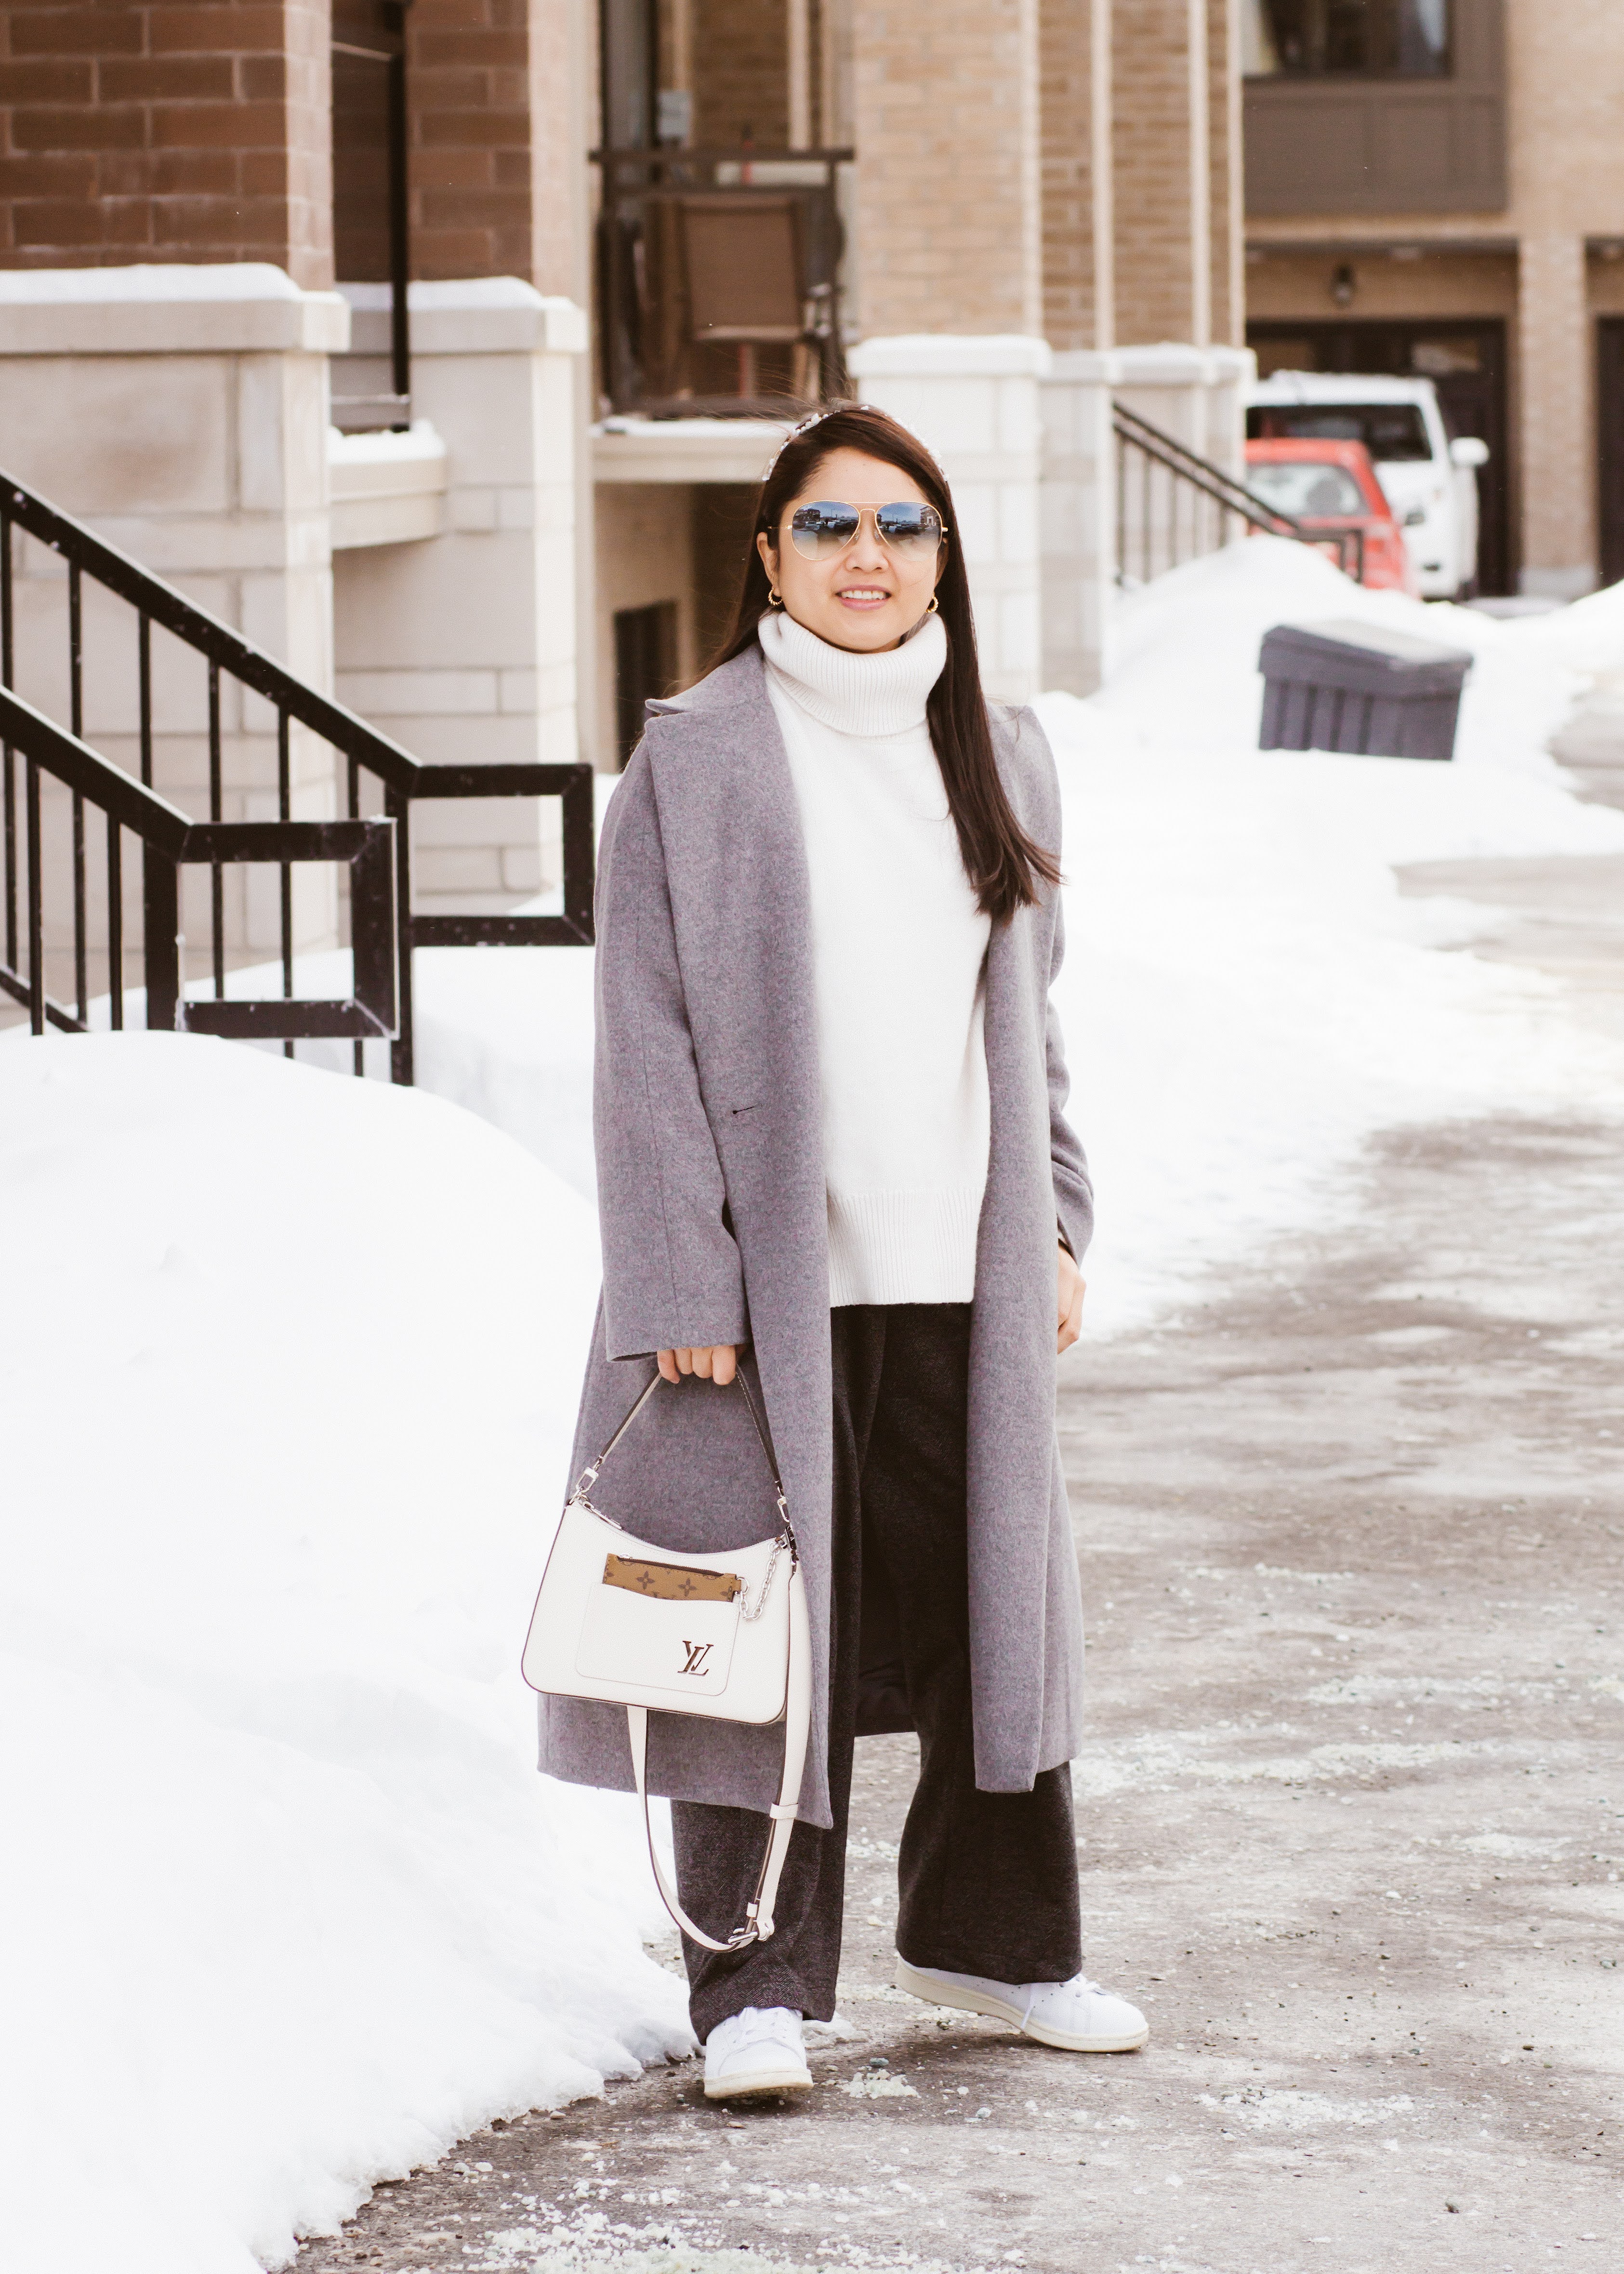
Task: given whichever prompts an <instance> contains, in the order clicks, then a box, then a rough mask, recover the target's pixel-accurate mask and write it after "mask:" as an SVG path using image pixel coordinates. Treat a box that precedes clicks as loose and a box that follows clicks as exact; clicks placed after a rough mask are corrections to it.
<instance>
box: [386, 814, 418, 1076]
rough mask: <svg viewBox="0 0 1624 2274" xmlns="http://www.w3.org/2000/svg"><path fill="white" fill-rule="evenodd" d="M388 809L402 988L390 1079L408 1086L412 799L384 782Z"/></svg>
mask: <svg viewBox="0 0 1624 2274" xmlns="http://www.w3.org/2000/svg"><path fill="white" fill-rule="evenodd" d="M383 803H384V811H385V812H386V813H387V815H388V817H389V818H390V820H391V821H393V822H394V824H395V938H396V940H397V942H398V943H399V945H398V948H397V951H396V969H395V983H396V985H397V987H398V989H399V990H400V992H399V998H398V1001H399V1013H398V1015H399V1019H400V1031H399V1033H398V1034H397V1035H395V1040H394V1042H393V1043H391V1044H390V1047H389V1079H390V1081H395V1082H400V1083H402V1084H403V1085H404V1087H405V1088H408V1089H410V1087H411V1084H412V1081H413V1080H414V1078H415V1068H416V1054H415V1051H414V1049H413V1043H412V983H411V982H412V969H411V800H410V798H409V797H407V796H406V795H404V794H402V792H401V791H399V790H396V789H393V788H391V787H390V786H389V785H388V784H387V782H386V783H385V785H384V800H383Z"/></svg>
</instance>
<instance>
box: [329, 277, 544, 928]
mask: <svg viewBox="0 0 1624 2274" xmlns="http://www.w3.org/2000/svg"><path fill="white" fill-rule="evenodd" d="M382 321H383V318H382V315H381V312H375V313H369V312H360V313H357V332H358V333H365V331H366V329H367V328H369V327H378V328H380V327H381V324H382ZM411 322H412V406H413V409H414V410H415V411H417V414H418V415H419V416H420V417H422V418H426V419H428V420H430V421H432V425H433V428H434V431H435V433H438V434H439V435H440V436H441V437H443V439H444V441H445V445H446V451H447V489H446V497H445V516H446V523H447V525H446V527H445V529H444V531H443V532H442V533H441V534H440V535H439V536H436V537H433V538H429V539H427V540H425V541H422V542H418V543H416V544H398V545H379V546H369V547H366V548H365V549H357V550H354V551H350V550H342V551H341V552H340V553H339V555H338V559H337V563H336V567H337V575H336V577H335V638H336V644H337V651H338V690H339V693H340V695H341V696H342V698H343V699H344V701H345V702H347V703H348V704H350V705H351V706H352V708H354V709H355V710H357V711H359V712H361V713H362V715H363V716H364V717H365V718H368V719H372V720H373V721H374V722H375V723H376V724H377V725H378V726H379V727H381V728H382V729H383V731H384V732H385V733H386V734H392V735H394V736H395V738H396V740H397V741H399V742H403V743H405V745H406V747H407V748H408V749H410V750H411V751H412V752H413V753H414V754H415V755H416V756H417V757H421V758H428V759H435V760H442V761H445V762H446V763H447V764H477V763H482V762H485V761H503V760H505V761H508V762H510V763H516V764H531V763H534V762H536V761H538V760H539V761H541V762H543V763H548V764H568V763H569V762H570V761H572V760H573V759H574V758H575V757H576V756H577V755H578V749H577V734H576V719H575V705H576V695H577V673H576V661H577V649H576V630H575V627H576V622H577V611H576V606H575V557H576V555H575V494H576V483H575V463H574V431H575V430H574V402H575V368H576V365H578V364H579V363H580V362H581V361H582V360H583V357H584V352H585V348H586V320H585V318H584V316H583V313H582V312H581V310H580V309H579V308H578V307H576V306H575V304H574V303H573V302H572V301H569V300H565V299H562V298H545V297H543V296H542V295H541V294H540V293H538V292H537V291H536V290H533V289H532V287H531V286H530V285H529V284H526V283H525V282H523V280H522V279H520V278H518V277H515V276H493V277H474V278H469V279H466V280H463V281H462V282H440V283H430V284H414V285H413V286H412V288H411ZM413 828H414V832H415V841H416V843H417V847H418V855H417V863H416V874H417V885H418V892H419V902H420V905H424V906H431V907H432V905H433V903H434V901H435V900H436V898H437V897H438V898H439V899H440V901H441V904H442V906H443V905H446V904H447V903H451V904H455V906H456V907H460V908H461V907H477V908H478V909H480V910H481V911H483V912H485V913H500V911H501V910H503V909H505V908H508V907H511V906H512V905H513V902H514V900H515V896H517V895H519V894H524V893H531V892H536V891H537V890H538V888H539V887H540V886H541V885H544V884H550V883H552V882H553V881H554V880H555V878H556V876H557V873H558V863H557V858H556V850H557V830H558V807H557V805H556V803H555V802H553V800H551V799H547V800H545V801H542V802H539V804H532V803H530V802H528V801H527V802H523V803H522V802H520V801H518V800H516V799H515V800H513V801H511V802H492V801H487V800H485V799H474V800H470V801H469V802H466V803H462V804H459V803H456V802H445V803H441V802H439V801H435V802H432V803H430V804H425V806H423V807H420V808H419V809H418V811H417V815H416V816H415V817H414V820H413Z"/></svg>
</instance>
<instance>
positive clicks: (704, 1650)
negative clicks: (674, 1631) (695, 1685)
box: [682, 1638, 715, 1674]
mask: <svg viewBox="0 0 1624 2274" xmlns="http://www.w3.org/2000/svg"><path fill="white" fill-rule="evenodd" d="M682 1647H683V1649H684V1650H685V1651H687V1653H688V1660H687V1663H686V1664H685V1665H684V1667H683V1668H682V1671H683V1673H684V1674H703V1672H704V1670H705V1660H706V1659H708V1658H709V1657H710V1655H711V1651H712V1650H713V1649H714V1648H715V1645H714V1644H712V1643H708V1642H689V1641H688V1640H687V1639H686V1638H684V1641H683V1645H682Z"/></svg>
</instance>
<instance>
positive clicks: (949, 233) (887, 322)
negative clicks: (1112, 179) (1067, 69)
mask: <svg viewBox="0 0 1624 2274" xmlns="http://www.w3.org/2000/svg"><path fill="white" fill-rule="evenodd" d="M853 39H854V45H855V66H856V68H855V79H856V104H857V148H858V156H859V165H860V169H861V171H860V179H861V197H860V203H859V220H858V239H859V242H858V274H859V276H860V279H861V295H862V306H861V328H862V330H863V331H864V332H865V333H867V334H878V333H895V332H966V333H990V332H1027V333H1037V332H1041V329H1042V322H1043V310H1042V277H1041V242H1040V237H1041V216H1040V196H1039V181H1038V167H1039V147H1038V114H1039V88H1038V0H882V4H878V5H876V6H873V7H867V8H863V9H861V10H859V11H857V14H856V19H855V22H854V26H853Z"/></svg>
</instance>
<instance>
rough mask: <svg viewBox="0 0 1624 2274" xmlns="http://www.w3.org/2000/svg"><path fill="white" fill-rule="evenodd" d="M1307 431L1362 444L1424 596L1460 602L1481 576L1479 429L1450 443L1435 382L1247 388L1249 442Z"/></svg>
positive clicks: (1278, 383)
mask: <svg viewBox="0 0 1624 2274" xmlns="http://www.w3.org/2000/svg"><path fill="white" fill-rule="evenodd" d="M1289 435H1301V436H1302V437H1304V440H1337V441H1344V442H1363V443H1364V445H1365V448H1366V449H1367V450H1368V451H1369V452H1370V454H1371V456H1372V459H1373V460H1374V461H1375V465H1376V473H1377V478H1378V479H1379V480H1380V483H1381V486H1382V489H1383V491H1384V492H1385V493H1386V495H1387V502H1388V504H1389V505H1390V506H1391V507H1392V508H1393V516H1394V518H1395V521H1396V522H1397V523H1398V524H1399V526H1400V527H1401V528H1402V531H1403V532H1404V542H1405V544H1406V545H1407V546H1408V547H1409V548H1410V564H1411V566H1412V567H1413V568H1414V569H1415V572H1416V581H1417V586H1418V588H1419V590H1420V592H1421V597H1422V598H1423V599H1427V600H1453V599H1456V598H1457V597H1458V596H1460V595H1462V594H1463V593H1467V592H1470V591H1471V589H1472V585H1473V583H1474V580H1475V579H1476V576H1477V468H1478V467H1479V466H1481V465H1484V464H1485V463H1487V460H1488V456H1489V451H1488V445H1487V444H1486V443H1485V442H1482V441H1479V440H1478V439H1477V436H1476V435H1475V434H1463V435H1461V436H1458V437H1457V438H1456V440H1455V441H1453V442H1451V441H1450V440H1449V437H1448V435H1447V433H1446V432H1445V428H1444V422H1443V417H1442V414H1441V412H1440V410H1439V408H1438V394H1437V390H1436V389H1435V388H1434V387H1433V385H1432V380H1430V379H1365V378H1363V377H1360V376H1358V375H1357V374H1355V373H1349V374H1348V375H1346V376H1338V375H1336V374H1335V373H1320V372H1306V371H1277V372H1275V373H1273V375H1272V376H1271V377H1269V378H1268V379H1264V380H1259V381H1258V382H1257V384H1256V385H1255V386H1254V387H1251V388H1248V389H1247V392H1246V437H1247V440H1249V441H1256V440H1265V439H1268V440H1280V439H1283V438H1285V437H1287V436H1289Z"/></svg>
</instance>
